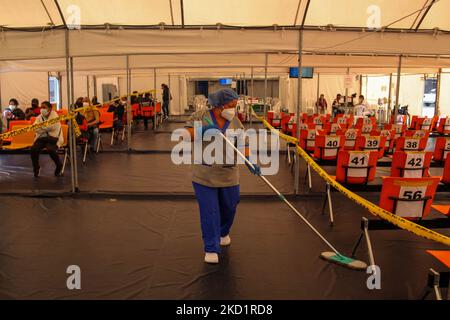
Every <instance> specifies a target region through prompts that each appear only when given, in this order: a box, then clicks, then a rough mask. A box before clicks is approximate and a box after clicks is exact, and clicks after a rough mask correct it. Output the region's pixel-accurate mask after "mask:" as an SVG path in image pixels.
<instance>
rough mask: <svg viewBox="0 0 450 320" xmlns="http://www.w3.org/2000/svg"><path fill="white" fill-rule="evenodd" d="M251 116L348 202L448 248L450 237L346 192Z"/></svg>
mask: <svg viewBox="0 0 450 320" xmlns="http://www.w3.org/2000/svg"><path fill="white" fill-rule="evenodd" d="M253 115H254V116H255V117H256V118H257V119H259V120H260V121H262V122H263V124H264V126H266V127H267V128H268V129H270V131H272V132H273V133H275V134H277V135H279V136H280V138H281V139H283V140H286V141H287V142H290V143H294V144H297V153H298V154H299V155H300V156H301V157H302V158H303V159H304V160H305V161H306V162H307V163H308V164H309V165H310V166H311V168H313V169H314V171H316V172H317V173H318V174H319V176H320V177H322V178H323V179H324V180H325V181H326V182H327V183H328V184H329V185H331V186H332V187H333V188H335V189H336V190H338V191H339V192H340V193H342V194H343V195H344V196H346V197H347V198H349V199H350V200H352V201H354V202H356V203H357V204H359V205H360V206H362V207H363V208H366V209H367V210H369V212H370V213H372V214H373V215H375V216H378V217H380V218H381V219H383V220H386V221H388V222H389V223H392V224H393V225H395V226H397V227H399V228H401V229H403V230H407V231H409V232H412V233H414V234H415V235H417V236H419V237H422V238H425V239H429V240H433V241H436V242H439V243H442V244H445V245H447V246H450V237H447V236H445V235H443V234H440V233H438V232H435V231H433V230H430V229H427V228H425V227H422V226H420V225H418V224H417V223H414V222H412V221H410V220H406V219H404V218H402V217H400V216H398V215H395V214H393V213H391V212H389V211H387V210H385V209H383V208H380V207H379V206H377V205H375V204H373V203H372V202H370V201H368V200H366V199H364V198H363V197H361V196H359V195H357V194H355V193H354V192H352V191H350V190H348V189H347V188H345V187H344V186H343V185H341V184H340V183H339V182H337V181H336V180H335V179H333V178H332V177H331V176H330V175H329V174H328V173H327V172H325V170H323V169H322V168H321V167H320V166H319V165H318V164H317V163H316V162H315V161H314V159H313V158H312V157H311V156H310V155H309V154H308V153H307V152H306V151H305V150H303V149H302V148H300V147H299V146H298V140H297V139H296V138H294V137H291V136H288V135H285V134H283V133H281V132H280V131H279V130H276V129H275V128H273V127H272V126H271V125H270V124H269V123H268V122H267V121H266V120H265V119H263V118H261V117H258V116H257V115H256V114H255V113H254V112H253Z"/></svg>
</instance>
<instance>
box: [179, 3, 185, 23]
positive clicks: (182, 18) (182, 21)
mask: <svg viewBox="0 0 450 320" xmlns="http://www.w3.org/2000/svg"><path fill="white" fill-rule="evenodd" d="M180 9H181V28H182V29H184V2H183V0H180Z"/></svg>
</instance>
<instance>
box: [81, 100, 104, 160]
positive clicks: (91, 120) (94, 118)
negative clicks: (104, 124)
mask: <svg viewBox="0 0 450 320" xmlns="http://www.w3.org/2000/svg"><path fill="white" fill-rule="evenodd" d="M90 105H91V102H90V100H89V98H84V99H83V107H89V106H90ZM83 116H84V117H85V118H86V121H87V125H88V133H89V142H90V145H91V151H93V152H95V150H96V148H97V142H98V133H99V130H98V125H99V122H100V114H99V113H98V111H97V110H92V109H85V110H83Z"/></svg>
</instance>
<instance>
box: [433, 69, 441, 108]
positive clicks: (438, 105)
mask: <svg viewBox="0 0 450 320" xmlns="http://www.w3.org/2000/svg"><path fill="white" fill-rule="evenodd" d="M441 77H442V68H439V72H438V74H437V81H436V108H435V109H434V115H435V116H438V117H440V116H441V98H440V96H441Z"/></svg>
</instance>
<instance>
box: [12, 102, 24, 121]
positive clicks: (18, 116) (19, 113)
mask: <svg viewBox="0 0 450 320" xmlns="http://www.w3.org/2000/svg"><path fill="white" fill-rule="evenodd" d="M9 109H10V110H11V113H12V115H13V117H12V118H11V120H25V112H23V110H22V109H20V108H19V102H18V101H17V100H16V99H11V100H9Z"/></svg>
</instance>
